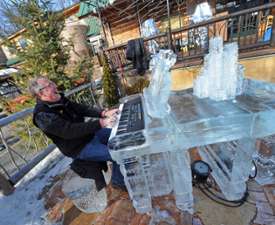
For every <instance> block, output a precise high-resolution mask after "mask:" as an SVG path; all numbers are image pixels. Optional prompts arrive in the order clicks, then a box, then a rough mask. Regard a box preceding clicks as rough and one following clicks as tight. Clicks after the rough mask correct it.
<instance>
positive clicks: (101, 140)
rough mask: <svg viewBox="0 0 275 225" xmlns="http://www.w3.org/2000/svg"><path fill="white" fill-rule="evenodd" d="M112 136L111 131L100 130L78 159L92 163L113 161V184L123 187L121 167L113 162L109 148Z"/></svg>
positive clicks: (107, 129) (106, 129)
mask: <svg viewBox="0 0 275 225" xmlns="http://www.w3.org/2000/svg"><path fill="white" fill-rule="evenodd" d="M110 134H111V129H109V128H102V129H100V130H99V131H98V132H96V134H95V136H94V138H93V139H92V140H91V141H90V142H89V143H88V144H87V145H86V146H85V147H84V148H83V149H82V150H81V152H80V153H79V155H78V157H77V158H79V159H82V160H91V161H111V162H112V163H113V170H112V177H111V182H112V184H115V185H119V186H123V185H124V178H123V176H122V174H121V172H120V169H119V165H118V164H117V163H116V162H115V161H113V160H112V158H111V155H110V152H109V149H108V147H107V143H108V139H109V137H110Z"/></svg>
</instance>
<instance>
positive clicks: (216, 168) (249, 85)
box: [109, 79, 275, 213]
mask: <svg viewBox="0 0 275 225" xmlns="http://www.w3.org/2000/svg"><path fill="white" fill-rule="evenodd" d="M243 86H244V89H243V93H242V94H241V95H239V96H236V98H235V99H234V100H224V101H214V100H211V99H210V98H203V99H201V98H198V97H196V96H194V95H193V91H192V89H188V90H185V91H179V92H170V93H169V100H168V103H169V105H170V109H169V114H168V115H167V116H165V117H163V118H156V117H151V116H150V115H149V113H148V110H149V109H148V107H150V106H149V105H148V103H146V100H145V98H144V96H143V95H134V96H129V97H126V98H125V99H123V100H122V104H121V106H120V109H121V115H120V118H119V121H118V123H117V124H116V126H115V127H114V128H113V130H112V134H111V137H110V139H109V148H110V153H111V156H112V158H113V159H114V160H115V161H117V162H118V163H119V164H120V165H121V170H122V173H123V175H124V178H125V183H126V186H127V189H128V192H129V195H130V197H131V199H132V202H133V205H134V207H135V209H136V210H137V212H139V213H146V212H150V211H151V210H152V203H151V198H152V197H155V196H161V195H166V194H169V193H172V192H173V194H174V196H175V199H176V205H177V207H178V208H179V209H181V210H183V211H188V212H191V213H192V212H193V194H192V176H191V169H190V157H189V152H188V149H190V148H192V147H198V149H199V154H200V155H201V157H202V159H203V160H204V161H206V162H207V163H208V164H209V165H210V166H211V168H212V170H213V171H212V176H213V178H214V179H215V181H216V182H217V184H218V185H219V187H220V189H221V191H222V193H223V194H224V196H225V198H227V199H228V200H237V199H240V198H241V197H242V196H243V194H244V192H245V191H246V181H247V179H248V177H249V174H250V171H251V168H252V155H253V153H254V152H255V140H256V138H261V137H265V136H269V135H272V134H275V85H274V84H271V83H265V82H261V81H255V80H249V79H245V80H244V84H243ZM160 101H161V100H160ZM156 106H158V102H156ZM159 107H161V106H159Z"/></svg>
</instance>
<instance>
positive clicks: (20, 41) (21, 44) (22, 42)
mask: <svg viewBox="0 0 275 225" xmlns="http://www.w3.org/2000/svg"><path fill="white" fill-rule="evenodd" d="M18 42H19V45H20V47H21V48H23V49H24V48H26V47H27V46H28V42H27V40H26V39H23V38H21V39H20V40H19V41H18Z"/></svg>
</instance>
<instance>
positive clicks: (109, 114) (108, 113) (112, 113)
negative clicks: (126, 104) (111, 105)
mask: <svg viewBox="0 0 275 225" xmlns="http://www.w3.org/2000/svg"><path fill="white" fill-rule="evenodd" d="M117 114H119V109H111V110H104V111H103V117H112V116H116V115H117Z"/></svg>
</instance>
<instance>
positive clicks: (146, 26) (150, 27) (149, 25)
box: [141, 18, 159, 54]
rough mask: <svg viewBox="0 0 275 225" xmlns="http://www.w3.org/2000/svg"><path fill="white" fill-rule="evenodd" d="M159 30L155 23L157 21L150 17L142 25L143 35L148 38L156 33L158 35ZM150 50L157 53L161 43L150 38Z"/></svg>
mask: <svg viewBox="0 0 275 225" xmlns="http://www.w3.org/2000/svg"><path fill="white" fill-rule="evenodd" d="M158 33H159V30H158V28H157V26H156V24H155V21H154V20H153V19H152V18H150V19H147V20H145V21H144V22H143V24H142V26H141V35H142V37H145V38H148V37H151V36H154V35H157V34H158ZM148 50H149V52H150V53H152V54H156V53H157V52H158V50H159V45H158V43H157V42H156V41H155V40H150V41H149V42H148Z"/></svg>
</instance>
